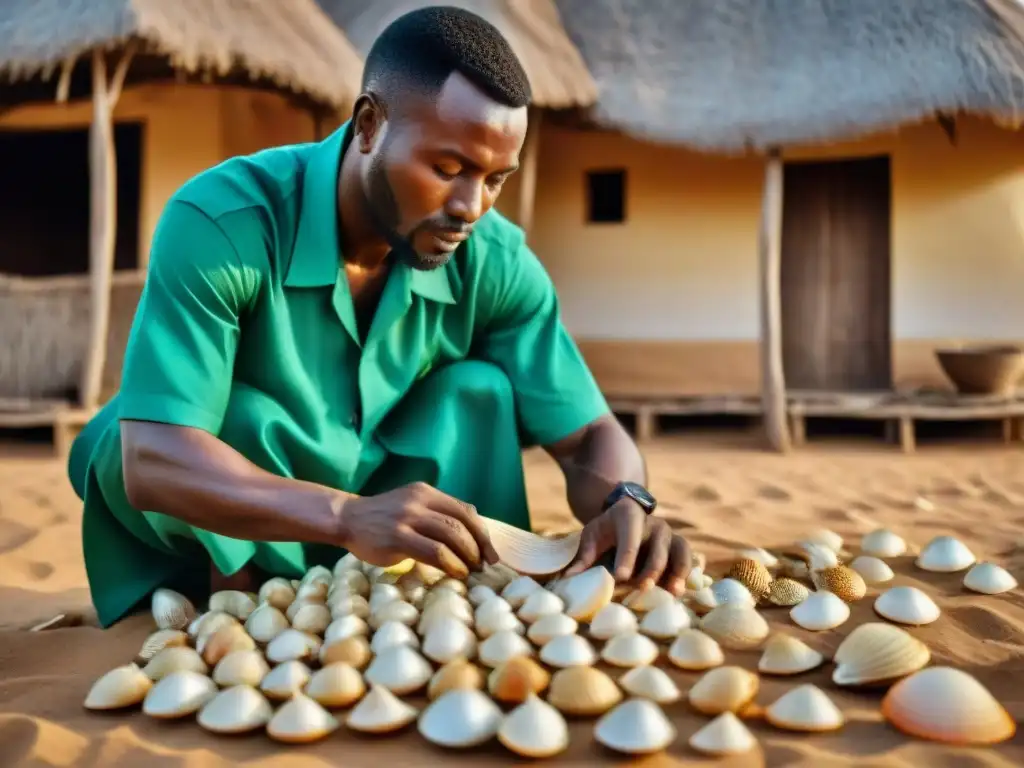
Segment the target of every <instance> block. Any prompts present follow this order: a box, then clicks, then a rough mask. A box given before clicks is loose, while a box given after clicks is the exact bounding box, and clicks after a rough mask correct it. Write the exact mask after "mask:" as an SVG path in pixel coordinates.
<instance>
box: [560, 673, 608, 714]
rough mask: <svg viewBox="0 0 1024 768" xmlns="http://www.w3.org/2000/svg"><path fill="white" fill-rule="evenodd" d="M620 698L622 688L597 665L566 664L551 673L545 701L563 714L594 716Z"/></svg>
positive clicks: (602, 712) (604, 710)
mask: <svg viewBox="0 0 1024 768" xmlns="http://www.w3.org/2000/svg"><path fill="white" fill-rule="evenodd" d="M620 701H622V689H621V688H619V686H618V685H616V683H615V681H614V680H612V678H611V677H610V676H609V675H608V673H606V672H603V671H602V670H600V669H598V668H597V667H567V668H566V669H560V670H558V671H557V672H555V674H554V675H552V676H551V683H550V684H549V686H548V703H549V704H551V705H552V706H554V707H556V708H557V709H558V710H559V711H561V712H564V713H565V714H567V715H576V716H579V717H594V716H597V715H601V714H604V713H605V712H607V711H608V710H610V709H611V708H612V707H614V706H615V705H616V704H618V703H619V702H620Z"/></svg>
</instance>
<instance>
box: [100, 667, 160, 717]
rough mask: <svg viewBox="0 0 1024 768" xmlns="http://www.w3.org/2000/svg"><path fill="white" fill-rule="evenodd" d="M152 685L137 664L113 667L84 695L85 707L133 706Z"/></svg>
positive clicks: (150, 680) (116, 707)
mask: <svg viewBox="0 0 1024 768" xmlns="http://www.w3.org/2000/svg"><path fill="white" fill-rule="evenodd" d="M152 687H153V680H152V679H151V678H150V677H149V676H148V675H147V674H145V673H144V672H143V671H142V670H141V669H140V668H139V665H138V664H125V665H123V666H120V667H115V668H114V669H112V670H110V671H109V672H107V673H105V674H104V675H102V676H101V677H100V678H99V679H98V680H96V682H94V683H93V684H92V687H91V688H90V689H89V693H88V694H87V695H86V697H85V708H86V709H93V710H106V709H123V708H124V707H134V706H135V705H136V704H138V703H139V702H140V701H142V700H143V699H144V698H145V697H146V694H147V693H149V691H150V689H151V688H152Z"/></svg>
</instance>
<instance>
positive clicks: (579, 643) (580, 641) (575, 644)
mask: <svg viewBox="0 0 1024 768" xmlns="http://www.w3.org/2000/svg"><path fill="white" fill-rule="evenodd" d="M540 660H541V661H543V662H544V663H545V664H547V665H548V666H550V667H559V668H562V667H579V666H589V665H591V664H593V663H594V662H595V661H597V652H596V651H595V650H594V647H593V646H592V645H591V644H590V643H589V642H588V641H587V639H586V638H585V637H581V636H580V635H559V636H558V637H553V638H551V639H550V640H549V641H548V642H547V643H545V644H544V647H543V648H541V649H540Z"/></svg>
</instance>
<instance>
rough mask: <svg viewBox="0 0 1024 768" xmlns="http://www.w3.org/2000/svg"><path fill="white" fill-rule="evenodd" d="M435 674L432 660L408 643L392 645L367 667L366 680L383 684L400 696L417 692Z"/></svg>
mask: <svg viewBox="0 0 1024 768" xmlns="http://www.w3.org/2000/svg"><path fill="white" fill-rule="evenodd" d="M433 674H434V670H433V668H432V667H431V666H430V662H428V661H427V660H426V659H424V658H423V657H422V656H421V655H420V654H419V653H418V652H417V651H416V650H415V649H414V648H411V647H410V646H408V645H404V644H402V645H390V646H388V647H387V648H384V649H382V650H381V651H380V653H378V654H377V655H376V656H375V657H374V659H373V661H371V662H370V666H369V667H367V669H366V673H365V677H366V682H368V683H371V684H375V685H383V686H384V687H385V688H387V689H388V690H389V691H391V692H392V693H394V694H396V695H398V696H405V695H407V694H410V693H415V692H416V691H418V690H419V689H420V688H422V687H423V686H425V685H426V684H427V681H428V680H430V677H431V675H433Z"/></svg>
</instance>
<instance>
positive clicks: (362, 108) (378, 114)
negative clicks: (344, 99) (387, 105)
mask: <svg viewBox="0 0 1024 768" xmlns="http://www.w3.org/2000/svg"><path fill="white" fill-rule="evenodd" d="M386 122H387V113H386V112H385V110H384V105H383V104H382V103H381V102H380V99H378V98H377V96H376V95H375V94H373V93H371V92H366V93H363V94H360V96H359V98H358V99H356V103H355V107H354V108H353V110H352V127H353V130H354V134H355V138H356V140H357V141H358V143H359V151H360V152H362V153H363V154H364V155H365V154H366V153H368V152H370V151H371V150H372V149H373V146H374V144H376V143H377V139H378V138H379V137H380V134H381V132H382V130H383V128H384V124H385V123H386Z"/></svg>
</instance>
